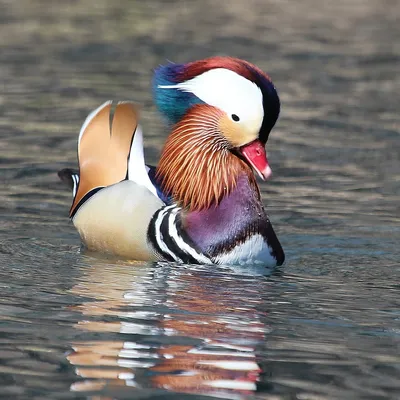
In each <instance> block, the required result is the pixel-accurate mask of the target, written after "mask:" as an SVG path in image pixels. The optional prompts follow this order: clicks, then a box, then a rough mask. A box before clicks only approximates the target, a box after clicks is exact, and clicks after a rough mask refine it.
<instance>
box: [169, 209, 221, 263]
mask: <svg viewBox="0 0 400 400" xmlns="http://www.w3.org/2000/svg"><path fill="white" fill-rule="evenodd" d="M179 210H180V207H177V208H175V210H174V211H172V212H171V215H170V217H169V220H168V228H169V234H170V235H171V237H172V238H173V239H174V240H175V242H176V244H177V245H178V246H179V248H180V249H181V250H182V251H184V252H185V253H187V254H189V255H191V256H192V257H193V258H195V259H196V260H197V261H198V262H200V263H204V264H213V262H212V261H211V260H210V259H209V258H208V257H206V256H205V255H203V254H201V253H198V252H197V251H196V250H195V249H194V248H193V247H190V246H189V245H188V244H187V243H186V242H185V241H184V240H183V239H182V237H181V236H179V233H178V230H177V229H176V214H177V213H178V211H179Z"/></svg>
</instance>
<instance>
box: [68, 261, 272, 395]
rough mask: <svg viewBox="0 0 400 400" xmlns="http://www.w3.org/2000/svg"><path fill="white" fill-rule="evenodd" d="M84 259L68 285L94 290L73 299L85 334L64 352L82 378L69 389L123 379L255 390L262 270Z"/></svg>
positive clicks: (77, 290) (195, 388)
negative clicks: (81, 268) (84, 263)
mask: <svg viewBox="0 0 400 400" xmlns="http://www.w3.org/2000/svg"><path fill="white" fill-rule="evenodd" d="M91 261H94V260H93V259H91ZM91 264H92V265H91V267H89V268H87V270H86V273H85V274H84V276H83V277H82V280H81V282H80V283H78V284H77V285H76V286H75V287H74V288H73V289H72V292H73V293H74V294H75V295H79V296H82V297H86V298H87V297H91V298H94V300H93V301H90V300H89V301H85V302H84V303H82V304H81V305H79V306H77V308H78V309H79V311H80V312H81V313H82V314H83V316H84V318H83V319H82V321H80V322H78V324H77V328H78V329H79V330H84V331H87V332H90V334H89V333H88V336H89V339H88V340H84V341H79V342H76V343H73V346H72V347H73V351H72V352H71V353H70V354H69V356H68V360H69V361H70V363H71V364H73V365H75V366H76V372H77V374H78V375H79V376H80V377H82V378H85V379H83V380H80V381H78V382H76V383H75V384H74V385H72V387H71V390H74V391H90V392H93V391H102V390H103V389H105V388H108V389H111V390H112V388H113V387H114V388H115V385H118V386H121V385H122V386H124V387H128V386H129V387H130V390H132V389H133V388H137V389H140V390H142V389H143V388H163V389H167V390H171V391H177V392H187V393H201V394H207V395H216V396H219V397H227V398H241V397H242V395H248V394H250V393H252V392H253V391H254V390H256V382H257V380H258V377H259V373H260V372H261V371H260V368H259V366H258V365H257V354H256V348H257V346H258V345H260V344H261V343H262V342H263V341H264V340H265V333H266V330H267V327H266V326H265V324H264V323H263V322H261V319H262V314H263V312H262V311H261V310H260V309H259V305H260V301H261V293H262V292H260V291H261V290H265V286H266V285H265V283H266V282H265V280H264V279H263V278H262V277H261V278H260V276H247V277H246V276H243V275H238V274H235V273H233V272H232V271H231V270H227V269H223V268H218V269H216V267H213V270H210V269H209V268H210V267H194V266H193V267H192V266H171V265H167V264H158V265H132V264H128V263H120V264H116V263H113V264H108V265H107V263H104V262H96V263H94V262H91ZM95 264H96V265H95ZM85 339H86V338H85ZM133 390H134V389H133ZM102 398H103V399H105V397H102Z"/></svg>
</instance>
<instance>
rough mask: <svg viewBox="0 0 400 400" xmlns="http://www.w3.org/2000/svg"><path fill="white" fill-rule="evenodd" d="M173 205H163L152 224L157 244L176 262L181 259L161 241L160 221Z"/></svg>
mask: <svg viewBox="0 0 400 400" xmlns="http://www.w3.org/2000/svg"><path fill="white" fill-rule="evenodd" d="M174 207H175V206H174V205H173V206H168V207H165V208H164V209H163V210H162V211H160V213H159V214H158V217H157V219H156V222H155V224H154V228H155V229H154V231H155V235H156V241H157V244H158V246H159V247H160V249H161V250H162V251H163V252H164V253H167V254H169V255H170V256H171V257H172V258H173V259H174V260H175V261H178V262H182V260H181V259H180V258H179V257H177V256H176V255H175V254H174V253H173V252H172V251H171V250H170V249H169V248H168V247H167V245H166V244H165V243H164V241H163V235H162V233H161V223H162V221H163V219H164V216H165V214H167V212H168V210H170V209H171V208H174Z"/></svg>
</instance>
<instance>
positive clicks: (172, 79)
mask: <svg viewBox="0 0 400 400" xmlns="http://www.w3.org/2000/svg"><path fill="white" fill-rule="evenodd" d="M153 86H154V98H155V102H156V105H157V107H158V109H159V110H160V112H161V113H162V114H163V115H164V116H165V117H166V118H167V119H168V120H169V121H170V122H171V123H172V124H178V123H183V122H184V120H185V119H189V120H190V116H191V114H192V113H193V112H194V110H197V112H196V114H198V113H199V112H200V111H199V110H201V114H202V115H203V118H202V121H203V122H205V121H206V120H208V121H211V122H212V123H213V129H215V130H216V131H217V133H218V134H219V135H221V141H220V143H223V142H224V143H225V145H226V146H227V147H228V148H229V150H230V151H232V152H233V153H234V154H236V155H237V156H238V157H243V158H244V159H246V160H247V162H248V163H249V164H250V165H251V166H252V167H253V168H254V169H255V170H256V171H257V172H258V174H259V175H260V176H261V178H263V179H267V178H268V177H269V175H270V174H271V169H270V167H269V165H268V161H267V158H266V152H265V144H266V142H267V140H268V136H269V133H270V131H271V129H272V128H273V126H274V125H275V123H276V121H277V119H278V116H279V110H280V102H279V97H278V94H277V91H276V89H275V87H274V85H273V83H272V82H271V79H270V78H269V76H268V75H267V74H265V73H264V72H263V71H261V70H260V69H259V68H257V67H256V66H254V65H252V64H250V63H248V62H247V61H244V60H240V59H237V58H231V57H212V58H208V59H205V60H200V61H195V62H191V63H188V64H172V63H170V64H168V65H166V66H161V67H159V68H158V69H156V71H155V75H154V81H153ZM202 106H203V107H202ZM199 123H200V121H199ZM208 128H210V127H208Z"/></svg>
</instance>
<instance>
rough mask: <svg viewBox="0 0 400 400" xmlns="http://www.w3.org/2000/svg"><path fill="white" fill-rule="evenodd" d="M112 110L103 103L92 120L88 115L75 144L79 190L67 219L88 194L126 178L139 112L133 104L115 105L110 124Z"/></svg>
mask: <svg viewBox="0 0 400 400" xmlns="http://www.w3.org/2000/svg"><path fill="white" fill-rule="evenodd" d="M111 107H112V104H111V102H108V103H105V105H104V106H102V107H101V108H100V109H98V110H96V111H95V114H94V116H92V115H89V117H88V119H87V120H86V121H85V124H84V126H83V128H82V129H83V132H82V133H81V135H80V138H79V143H78V160H79V175H80V178H79V186H78V189H77V192H76V195H75V198H74V201H73V203H72V207H71V210H70V215H73V213H74V211H75V208H76V207H77V206H78V204H79V202H80V201H81V200H82V199H83V198H84V196H85V195H86V194H87V193H89V192H90V191H91V190H93V189H95V188H98V187H105V186H110V185H113V184H114V183H117V182H120V181H122V180H123V179H125V178H126V175H127V171H128V158H129V153H130V150H131V144H132V140H133V136H134V134H135V131H136V128H137V124H138V111H137V108H136V107H135V105H134V104H132V103H127V102H126V103H118V104H117V106H116V109H115V112H114V116H113V118H112V122H110V121H111V120H110V118H111V114H110V113H111ZM86 124H87V126H86V127H85V125H86ZM110 125H111V126H110Z"/></svg>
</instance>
